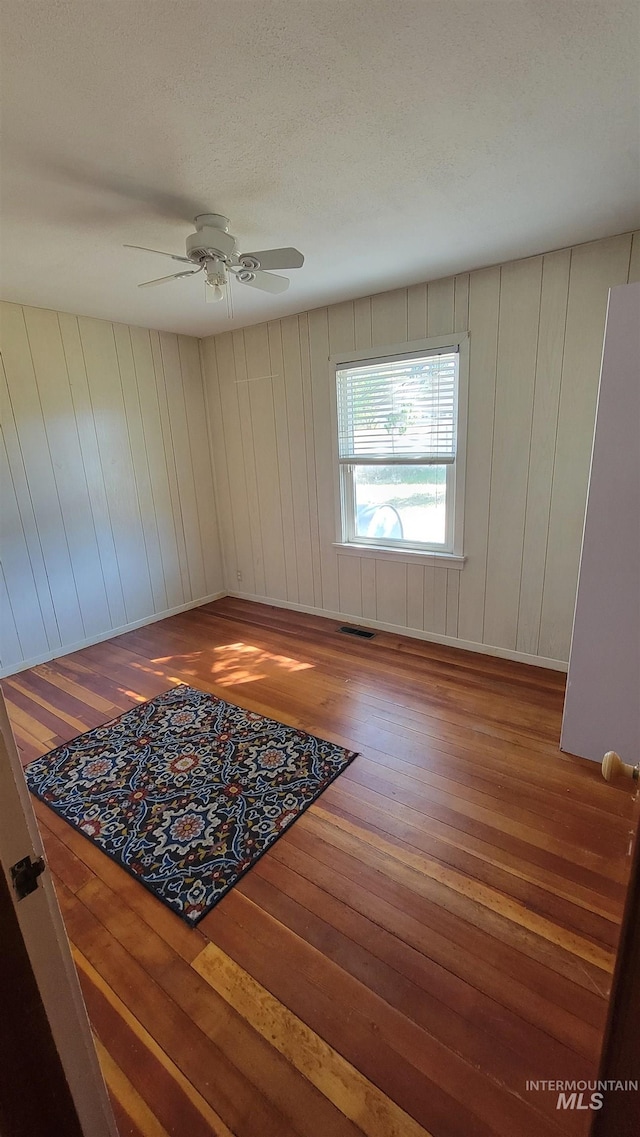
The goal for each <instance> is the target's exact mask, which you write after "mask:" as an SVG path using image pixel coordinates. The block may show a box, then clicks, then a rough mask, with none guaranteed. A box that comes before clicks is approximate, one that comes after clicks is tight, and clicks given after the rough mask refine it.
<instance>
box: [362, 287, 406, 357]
mask: <svg viewBox="0 0 640 1137" xmlns="http://www.w3.org/2000/svg"><path fill="white" fill-rule="evenodd" d="M371 334H372V343H373V344H374V346H376V347H378V346H379V347H384V346H385V345H386V344H394V343H406V341H407V339H408V338H409V337H408V335H407V290H406V288H398V289H396V291H394V292H382V293H381V294H380V295H378V296H372V297H371Z"/></svg>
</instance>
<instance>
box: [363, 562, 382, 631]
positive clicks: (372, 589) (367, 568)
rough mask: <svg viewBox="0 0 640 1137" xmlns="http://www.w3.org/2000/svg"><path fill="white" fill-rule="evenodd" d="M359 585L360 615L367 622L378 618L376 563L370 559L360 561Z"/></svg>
mask: <svg viewBox="0 0 640 1137" xmlns="http://www.w3.org/2000/svg"><path fill="white" fill-rule="evenodd" d="M360 584H361V588H362V615H363V616H364V617H366V618H368V619H369V620H376V619H377V618H378V615H377V613H378V609H377V603H376V601H377V595H378V590H377V582H376V561H375V560H374V559H373V558H372V557H362V558H361V560H360Z"/></svg>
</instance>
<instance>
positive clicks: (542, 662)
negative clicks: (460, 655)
mask: <svg viewBox="0 0 640 1137" xmlns="http://www.w3.org/2000/svg"><path fill="white" fill-rule="evenodd" d="M226 595H227V596H234V597H235V598H236V599H238V600H251V601H254V602H255V603H257V604H269V605H270V606H271V607H273V608H288V609H290V611H292V612H306V613H307V614H308V615H310V616H325V617H326V618H327V619H329V620H340V622H341V623H343V624H354V625H355V626H356V627H362V628H376V629H379V630H380V631H381V632H392V633H394V634H395V635H399V636H409V637H410V638H411V639H414V640H426V641H427V643H435V644H443V645H444V646H445V647H457V648H461V649H462V650H463V651H475V652H479V654H480V655H494V656H497V657H498V659H512V660H514V662H515V663H528V664H531V665H532V666H533V667H546V668H548V669H549V670H551V671H565V672H566V671H567V669H568V663H566V662H565V661H564V660H562V659H546V658H545V657H544V656H542V655H528V654H527V653H526V652H524V651H510V650H509V649H508V648H503V647H492V646H491V645H489V644H481V643H476V642H475V641H474V640H460V639H456V637H455V636H441V635H438V634H436V633H435V632H423V631H421V630H419V629H418V628H404V627H402V626H401V625H400V624H385V623H383V621H382V620H371V619H369V618H368V617H367V618H366V619H365V618H364V617H361V616H353V615H349V614H348V613H345V612H329V611H328V609H326V608H311V607H309V606H308V605H306V604H294V603H292V601H290V600H274V599H273V598H272V597H271V596H256V595H254V594H252V593H248V592H234V591H232V590H231V589H229V591H228V592H227V593H226Z"/></svg>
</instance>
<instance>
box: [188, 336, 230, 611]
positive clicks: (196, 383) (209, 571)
mask: <svg viewBox="0 0 640 1137" xmlns="http://www.w3.org/2000/svg"><path fill="white" fill-rule="evenodd" d="M178 351H179V354H180V370H181V373H182V392H183V396H184V407H185V413H186V416H187V440H188V446H189V457H190V466H191V470H192V473H193V487H194V492H195V502H196V511H197V517H198V540H199V543H200V549H201V552H202V560H203V565H204V585H205V592H206V595H207V596H210V595H211V593H213V592H217V591H218V590H219V588H220V580H221V578H222V560H221V555H220V537H219V534H218V517H217V508H216V500H215V490H214V483H213V468H212V463H211V452H210V449H209V434H208V430H207V409H206V402H205V397H204V383H203V380H202V368H201V365H200V352H199V348H198V341H197V340H196V339H194V337H193V336H178Z"/></svg>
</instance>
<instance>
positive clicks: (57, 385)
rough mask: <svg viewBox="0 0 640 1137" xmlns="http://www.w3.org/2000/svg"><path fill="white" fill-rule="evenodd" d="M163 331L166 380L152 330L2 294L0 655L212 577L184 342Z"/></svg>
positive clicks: (170, 602) (60, 643)
mask: <svg viewBox="0 0 640 1137" xmlns="http://www.w3.org/2000/svg"><path fill="white" fill-rule="evenodd" d="M152 343H153V345H154V348H155V350H153V351H152ZM169 343H170V350H169V355H170V358H169V359H168V362H167V371H168V378H169V385H170V389H169V392H168V393H167V376H166V375H165V367H164V361H163V359H162V355H161V352H160V345H159V337H158V334H157V333H155V332H154V333H149V332H148V331H145V330H144V329H141V328H132V329H130V328H128V327H126V326H124V325H116V326H113V325H111V324H109V323H108V322H105V321H102V320H93V319H88V318H80V319H78V318H77V317H75V316H71V315H68V314H65V313H55V312H50V311H46V310H41V309H32V308H24V309H23V308H21V307H20V306H19V305H3V306H2V357H3V368H2V369H1V371H0V389H1V396H2V425H3V439H4V443H5V445H6V452H5V446H2V447H0V459H1V460H2V463H3V465H4V469H3V471H2V483H3V511H2V517H3V533H2V538H3V540H2V545H3V548H2V556H3V576H2V582H3V587H4V588H5V590H6V604H5V608H6V616H5V618H4V620H3V626H2V641H1V642H2V647H1V656H2V667H3V669H5V670H11V669H12V668H14V667H18V666H20V664H21V663H22V662H23V661H24V660H27V659H33V658H39V657H40V658H41V657H45V656H47V655H48V654H49V653H51V652H60V651H64V650H65V649H68V648H69V647H71V646H73V645H74V644H77V643H81V642H83V641H85V640H91V639H95V638H97V637H100V636H103V635H105V634H108V633H109V632H110V631H112V630H116V629H118V628H121V627H123V626H124V625H125V624H126V623H128V622H133V621H135V620H139V619H145V618H147V617H149V616H152V615H155V614H158V613H161V612H164V611H166V610H167V609H168V608H173V607H178V606H179V605H180V604H182V603H184V602H188V601H190V600H197V599H199V598H201V597H202V598H204V597H205V596H207V595H210V594H211V593H214V592H217V591H220V589H221V587H222V579H221V572H220V563H219V548H218V545H219V542H218V537H217V531H216V530H215V506H214V502H213V481H212V474H211V457H210V453H209V444H208V435H207V425H206V416H205V408H204V398H203V383H202V372H201V369H200V363H199V355H198V343H197V341H196V340H188V339H187V337H184V340H183V341H182V347H183V355H182V357H181V358H180V357H179V356H178V355H177V349H175V350H174V345H175V343H176V340H175V337H169ZM171 352H173V354H172V355H171ZM174 438H175V445H174ZM185 530H186V533H187V536H186V539H185ZM203 557H206V562H207V563H206V564H203ZM189 562H191V566H192V573H193V578H194V579H193V585H192V582H191V581H190V578H189ZM194 565H195V569H194V568H193V566H194Z"/></svg>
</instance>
